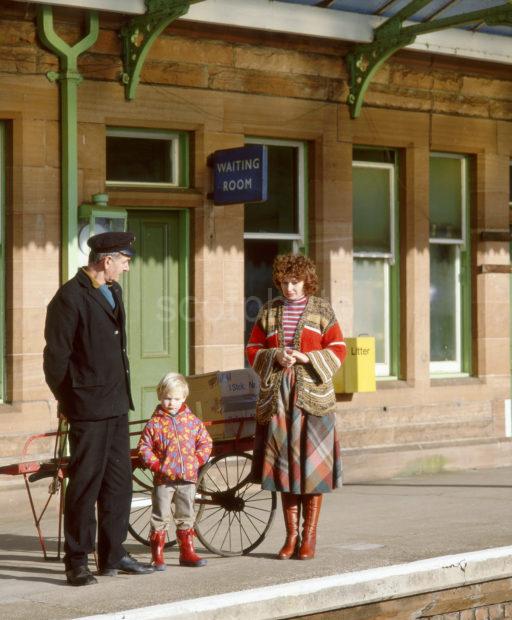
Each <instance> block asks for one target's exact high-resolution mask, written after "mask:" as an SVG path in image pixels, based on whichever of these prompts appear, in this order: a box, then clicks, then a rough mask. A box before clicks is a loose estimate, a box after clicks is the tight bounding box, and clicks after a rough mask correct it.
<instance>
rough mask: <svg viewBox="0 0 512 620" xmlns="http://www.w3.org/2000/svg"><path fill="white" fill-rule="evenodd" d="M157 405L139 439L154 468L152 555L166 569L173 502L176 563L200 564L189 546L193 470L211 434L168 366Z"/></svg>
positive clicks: (183, 383)
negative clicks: (178, 550)
mask: <svg viewBox="0 0 512 620" xmlns="http://www.w3.org/2000/svg"><path fill="white" fill-rule="evenodd" d="M156 391H157V395H158V400H159V401H160V404H159V405H158V406H157V407H156V409H155V411H154V413H153V415H152V417H151V419H150V420H149V421H148V423H147V424H146V426H145V427H144V430H143V431H142V435H141V437H140V440H139V445H138V452H139V458H140V461H141V463H142V464H143V466H145V467H147V468H148V469H150V470H151V471H152V472H153V473H154V480H153V493H152V504H153V507H152V513H151V522H150V523H151V534H150V542H151V555H152V558H153V565H154V567H155V570H158V571H163V570H165V568H166V566H165V561H164V556H163V549H164V545H165V536H166V532H167V528H168V526H169V525H170V522H171V502H172V504H173V505H174V507H173V511H172V512H173V517H174V523H175V525H176V536H177V539H178V543H179V546H180V565H181V566H204V565H205V564H206V560H204V559H202V558H200V557H199V556H198V555H197V554H196V552H195V550H194V540H193V537H194V533H195V532H194V521H195V515H194V500H195V495H196V483H197V475H198V470H199V468H200V467H201V465H204V463H206V461H207V460H208V458H209V456H210V454H211V451H212V439H211V437H210V435H209V434H208V431H207V430H206V428H205V426H204V424H203V423H202V422H201V420H200V419H199V418H197V417H196V416H195V415H194V414H193V413H192V411H191V410H190V409H189V408H188V407H187V405H186V403H185V399H186V398H187V396H188V392H189V389H188V384H187V381H186V379H185V377H184V376H183V375H180V374H178V373H175V372H170V373H168V374H166V375H165V377H163V379H162V380H161V381H160V383H159V384H158V387H157V390H156Z"/></svg>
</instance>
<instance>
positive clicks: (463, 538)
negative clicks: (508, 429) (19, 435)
mask: <svg viewBox="0 0 512 620" xmlns="http://www.w3.org/2000/svg"><path fill="white" fill-rule="evenodd" d="M36 484H37V485H39V486H38V491H37V496H38V500H39V501H43V500H44V499H45V495H46V491H45V489H46V486H47V484H46V483H45V482H43V481H41V482H40V483H36ZM511 500H512V468H501V469H494V470H474V471H466V472H457V473H445V474H437V475H432V476H418V477H411V478H399V479H398V478H397V479H392V480H388V481H381V482H378V483H368V484H357V485H347V486H345V487H344V488H343V489H341V490H339V491H336V492H335V493H333V494H331V495H328V496H326V498H325V500H324V507H323V510H322V515H321V518H320V526H319V533H318V543H317V559H315V560H313V561H310V562H300V561H297V560H290V561H288V562H279V561H276V560H275V559H274V554H275V552H276V550H277V549H278V548H279V547H280V546H281V544H282V541H283V537H284V526H283V524H282V520H281V516H280V514H278V515H277V517H276V519H275V522H274V525H273V527H272V528H271V530H270V532H269V533H268V535H267V537H266V538H265V540H264V541H263V543H262V544H261V545H260V546H259V547H258V548H257V549H255V550H254V551H253V552H252V553H251V554H250V555H248V556H242V557H232V558H221V557H218V556H214V555H212V554H209V553H205V554H204V555H205V557H207V558H208V566H206V567H204V568H201V569H197V568H183V567H180V566H179V565H178V554H177V552H176V551H175V550H171V551H170V552H169V553H168V554H167V561H168V564H169V566H168V570H167V571H166V572H163V573H154V574H152V575H143V576H118V577H116V578H107V577H99V578H98V580H99V583H98V585H95V586H89V587H86V588H72V587H70V586H67V585H66V582H65V578H64V575H63V570H62V569H63V567H62V564H60V563H56V562H45V561H44V560H43V559H42V557H41V552H40V550H39V545H38V539H37V536H36V533H35V529H34V525H33V523H32V520H31V515H30V510H29V506H28V502H27V499H26V498H25V496H24V493H23V490H22V489H21V490H17V489H12V488H10V489H8V490H5V491H2V492H1V493H0V501H1V506H2V510H1V513H0V617H5V618H9V620H28V619H30V620H31V619H32V618H34V610H35V609H37V616H36V617H37V618H38V620H47V619H48V620H49V619H52V620H60V619H74V618H81V617H82V618H83V617H88V616H94V615H98V614H115V613H118V612H120V611H122V610H130V609H141V608H146V607H153V606H155V605H168V604H173V603H176V604H177V603H180V602H181V603H183V602H184V601H191V600H199V599H204V598H205V597H212V596H214V597H215V596H219V595H222V596H224V597H225V596H230V595H231V596H235V597H238V598H240V600H242V599H243V595H242V593H243V592H246V591H251V590H254V589H255V588H256V589H259V588H269V587H275V586H278V585H279V586H282V585H283V584H289V585H287V586H286V587H290V588H291V587H296V585H295V586H294V585H293V584H294V583H295V584H296V583H297V582H299V581H308V580H315V579H320V580H325V579H327V580H329V579H331V580H332V579H349V578H350V579H354V574H356V575H357V573H362V572H363V571H372V570H373V571H375V570H378V569H381V570H384V569H385V568H386V567H391V566H399V565H407V564H409V563H411V562H417V561H420V560H424V559H427V558H439V557H442V556H447V555H454V554H455V555H456V554H465V555H467V554H468V553H469V552H480V551H482V550H490V549H495V548H500V547H508V545H509V544H510V543H511V542H512V531H511V529H512V501H511ZM56 517H57V513H56V506H55V505H52V506H50V508H49V509H48V514H47V516H46V517H45V519H44V520H43V522H42V526H43V529H44V530H45V531H46V532H47V533H48V535H49V540H48V548H49V552H50V553H52V554H54V553H55V549H56V523H57V519H56ZM127 548H128V550H129V551H130V553H133V554H134V555H135V556H136V557H137V558H140V559H142V560H149V550H148V549H147V548H146V547H144V546H142V545H140V544H139V543H137V542H136V541H133V540H132V541H128V543H127ZM492 553H495V552H491V551H489V552H488V554H491V555H492ZM499 562H501V564H500V571H501V572H500V575H502V576H507V574H508V571H509V574H512V556H511V555H509V554H508V551H505V552H504V555H503V556H500V560H499ZM479 566H480V569H481V570H483V572H484V574H485V571H486V570H487V569H485V566H484V565H483V564H481V563H480V564H479ZM482 566H484V568H482ZM487 566H488V567H489V564H488V565H487ZM480 569H479V570H480ZM458 571H460V569H458V570H457V571H456V572H458ZM493 571H494V572H493ZM491 573H492V575H491ZM495 573H496V566H494V568H492V570H491V569H489V570H488V574H489V576H490V578H495ZM350 575H352V576H351V577H350ZM479 575H480V573H479ZM480 576H481V575H480ZM283 587H284V586H283ZM299 587H300V586H299ZM347 587H348V589H349V591H352V592H356V589H355V585H352V586H350V587H349V586H347ZM338 590H339V587H338ZM383 594H384V593H383ZM399 595H400V593H399V592H395V594H394V596H399ZM402 595H405V591H404V594H402ZM244 596H247V595H244ZM304 596H306V591H304ZM300 598H301V597H300V596H299V597H298V598H297V597H292V598H288V599H287V603H286V608H287V611H286V613H287V614H289V617H293V616H294V614H295V615H299V613H301V612H302V611H303V609H304V608H303V607H302V606H301V604H300ZM304 600H306V599H304ZM303 602H304V601H303ZM280 613H281V612H280ZM310 613H311V612H310ZM121 617H123V616H122V615H119V618H121ZM169 617H172V616H169ZM176 617H178V616H176ZM223 617H226V618H227V617H228V616H223ZM233 617H236V616H233ZM239 617H241V615H240V616H239ZM268 617H278V616H268Z"/></svg>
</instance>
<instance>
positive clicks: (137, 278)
mask: <svg viewBox="0 0 512 620" xmlns="http://www.w3.org/2000/svg"><path fill="white" fill-rule="evenodd" d="M187 216H188V214H187V213H186V212H182V211H171V212H165V211H162V212H156V213H155V212H153V213H146V212H140V211H133V212H132V211H129V213H128V230H130V231H132V232H133V233H134V234H135V237H136V241H135V248H136V251H137V255H136V256H135V258H134V259H133V260H132V263H131V265H130V271H129V273H128V274H127V276H125V279H124V283H123V284H124V290H125V299H126V310H127V332H128V355H129V358H130V367H131V383H132V394H133V401H134V405H135V411H134V412H131V414H130V419H132V420H140V419H145V418H148V417H149V416H150V415H151V413H152V411H153V409H154V406H155V404H156V402H157V397H156V393H155V388H156V385H157V384H158V382H159V381H160V379H161V378H162V377H163V375H165V374H166V373H167V372H170V371H174V372H182V373H184V374H186V373H187V371H188V368H187V356H188V337H187V325H188V307H187V299H188V294H187V290H186V289H187V254H188V217H187Z"/></svg>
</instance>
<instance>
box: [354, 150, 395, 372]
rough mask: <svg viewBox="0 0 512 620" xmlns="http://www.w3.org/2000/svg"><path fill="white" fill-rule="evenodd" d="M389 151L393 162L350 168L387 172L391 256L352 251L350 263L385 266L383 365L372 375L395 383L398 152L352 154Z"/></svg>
mask: <svg viewBox="0 0 512 620" xmlns="http://www.w3.org/2000/svg"><path fill="white" fill-rule="evenodd" d="M363 148H364V149H366V150H372V151H392V152H393V153H394V159H395V161H394V162H393V163H388V162H374V161H366V160H362V159H352V169H353V168H379V169H387V170H388V171H389V196H388V199H389V201H390V205H391V208H390V210H389V225H390V235H389V241H390V252H367V251H360V252H359V251H353V253H352V257H353V260H357V259H375V260H380V261H382V263H383V266H384V362H376V363H375V375H376V377H377V378H378V379H379V380H395V379H397V378H398V377H399V376H400V265H399V258H400V251H399V243H398V240H399V229H398V226H399V217H398V214H399V208H400V205H399V200H398V177H399V173H400V171H399V165H400V163H399V162H400V158H399V152H398V150H397V149H393V148H386V147H372V148H370V147H366V146H364V145H354V147H353V150H359V149H363Z"/></svg>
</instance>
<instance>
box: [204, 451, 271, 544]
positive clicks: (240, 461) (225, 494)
mask: <svg viewBox="0 0 512 620" xmlns="http://www.w3.org/2000/svg"><path fill="white" fill-rule="evenodd" d="M251 464H252V456H251V455H250V454H247V453H245V452H244V453H240V452H238V453H236V452H233V453H229V454H220V455H218V456H216V457H214V458H213V459H211V460H210V461H209V462H208V463H207V464H206V465H205V466H204V467H203V468H202V470H201V473H200V475H199V480H198V485H197V495H196V505H198V506H199V509H198V511H197V517H196V524H195V530H196V534H197V537H198V538H199V540H200V541H201V542H202V543H203V545H204V546H205V547H206V549H208V550H209V551H211V552H212V553H216V554H218V555H222V556H234V555H243V554H245V553H249V552H250V551H252V550H253V549H255V548H256V547H257V546H258V545H259V544H260V543H261V542H262V541H263V539H264V538H265V536H266V534H267V532H268V530H269V528H270V526H271V524H272V520H273V519H274V514H275V510H276V503H277V502H276V493H274V492H271V491H264V490H263V489H262V488H261V486H260V485H259V484H255V483H253V482H250V480H249V476H250V472H251Z"/></svg>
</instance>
